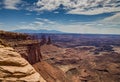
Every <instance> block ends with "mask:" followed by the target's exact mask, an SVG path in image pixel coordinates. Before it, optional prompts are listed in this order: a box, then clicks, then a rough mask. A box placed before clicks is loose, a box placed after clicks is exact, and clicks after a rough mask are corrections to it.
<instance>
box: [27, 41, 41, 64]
mask: <svg viewBox="0 0 120 82" xmlns="http://www.w3.org/2000/svg"><path fill="white" fill-rule="evenodd" d="M41 59H42V55H41V52H40V45H39V43H38V44H30V45H28V59H27V60H28V61H29V63H30V64H35V63H38V62H40V61H41Z"/></svg>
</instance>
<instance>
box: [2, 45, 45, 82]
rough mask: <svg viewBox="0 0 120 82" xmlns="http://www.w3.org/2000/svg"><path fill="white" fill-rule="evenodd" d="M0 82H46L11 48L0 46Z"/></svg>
mask: <svg viewBox="0 0 120 82" xmlns="http://www.w3.org/2000/svg"><path fill="white" fill-rule="evenodd" d="M0 82H46V81H45V80H44V79H43V78H42V76H41V75H40V74H38V73H37V72H36V71H35V70H34V68H33V67H32V66H31V65H30V64H29V63H28V62H27V61H26V60H25V59H24V58H22V57H21V56H20V54H18V53H17V52H15V51H14V49H13V48H10V47H4V46H2V45H0Z"/></svg>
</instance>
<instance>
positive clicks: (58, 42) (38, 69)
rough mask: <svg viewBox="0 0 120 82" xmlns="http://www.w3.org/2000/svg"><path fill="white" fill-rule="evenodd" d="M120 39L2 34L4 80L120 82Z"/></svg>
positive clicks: (0, 49)
mask: <svg viewBox="0 0 120 82" xmlns="http://www.w3.org/2000/svg"><path fill="white" fill-rule="evenodd" d="M38 36H39V37H38ZM18 37H19V38H18ZM119 37H120V36H107V35H87V36H86V35H74V34H68V35H66V34H58V35H57V34H55V35H54V34H44V35H43V34H32V35H28V34H21V33H11V32H5V31H0V59H1V60H0V68H1V69H0V72H1V73H0V80H1V81H5V82H9V81H12V82H14V81H18V82H24V81H25V82H26V81H27V82H30V81H32V82H119V81H120V60H119V59H120V39H119ZM11 47H12V48H11ZM16 69H17V70H16ZM19 69H22V70H19ZM32 75H34V76H32ZM28 78H29V79H28Z"/></svg>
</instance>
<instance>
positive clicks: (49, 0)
mask: <svg viewBox="0 0 120 82" xmlns="http://www.w3.org/2000/svg"><path fill="white" fill-rule="evenodd" d="M60 5H63V6H64V9H66V10H67V11H68V14H87V15H93V14H101V13H109V12H117V11H120V10H119V9H120V0H38V2H37V3H36V6H37V8H36V10H37V11H43V10H47V11H52V10H55V9H57V8H59V7H60Z"/></svg>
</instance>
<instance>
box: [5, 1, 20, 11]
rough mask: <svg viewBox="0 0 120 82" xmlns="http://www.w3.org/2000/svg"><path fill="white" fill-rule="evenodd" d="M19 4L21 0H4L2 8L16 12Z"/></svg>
mask: <svg viewBox="0 0 120 82" xmlns="http://www.w3.org/2000/svg"><path fill="white" fill-rule="evenodd" d="M20 3H21V0H4V8H6V9H15V10H18V7H17V5H18V4H20Z"/></svg>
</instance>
